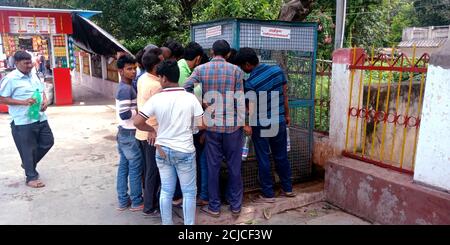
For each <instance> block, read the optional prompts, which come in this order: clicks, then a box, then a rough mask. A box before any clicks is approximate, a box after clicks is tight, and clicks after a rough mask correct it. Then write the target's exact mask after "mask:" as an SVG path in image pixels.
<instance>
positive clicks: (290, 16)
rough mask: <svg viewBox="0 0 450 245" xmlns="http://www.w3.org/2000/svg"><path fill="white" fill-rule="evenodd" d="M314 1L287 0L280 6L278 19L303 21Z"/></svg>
mask: <svg viewBox="0 0 450 245" xmlns="http://www.w3.org/2000/svg"><path fill="white" fill-rule="evenodd" d="M314 2H315V1H314V0H289V1H287V2H285V3H284V4H283V6H282V7H281V10H280V14H279V15H278V19H279V20H284V21H303V20H305V18H306V16H308V15H309V14H310V13H311V11H312V9H313V8H312V4H313V3H314Z"/></svg>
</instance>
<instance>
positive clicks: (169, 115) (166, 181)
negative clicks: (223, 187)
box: [134, 61, 203, 225]
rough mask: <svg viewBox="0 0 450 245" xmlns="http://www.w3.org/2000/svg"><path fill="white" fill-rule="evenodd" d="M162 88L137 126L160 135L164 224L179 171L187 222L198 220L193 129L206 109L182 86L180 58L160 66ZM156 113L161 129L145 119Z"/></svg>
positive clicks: (158, 157)
mask: <svg viewBox="0 0 450 245" xmlns="http://www.w3.org/2000/svg"><path fill="white" fill-rule="evenodd" d="M157 74H158V76H159V77H160V82H161V87H162V88H163V90H162V92H161V93H159V94H155V95H154V96H152V97H151V98H150V99H149V100H148V101H147V102H146V103H145V105H144V107H143V108H142V109H140V112H139V115H138V116H137V117H136V118H135V120H134V124H135V126H136V127H137V128H138V129H140V130H143V131H148V132H149V134H153V135H156V142H155V146H156V147H157V149H158V151H157V153H156V163H157V165H158V169H159V173H160V176H161V196H160V201H159V202H160V209H161V219H162V224H163V225H171V224H173V221H172V198H173V194H174V191H175V184H176V181H177V175H178V178H179V180H180V184H181V191H182V192H183V215H184V224H185V225H193V224H194V223H195V210H196V200H195V198H196V194H197V185H196V161H195V147H194V140H193V137H192V132H193V131H194V129H195V127H196V126H198V127H203V125H202V115H203V109H202V106H201V105H200V102H199V101H198V100H197V98H196V97H195V95H193V94H191V93H188V92H186V91H185V90H184V88H182V87H179V85H178V79H179V76H180V70H179V68H178V65H177V62H176V61H164V62H163V63H162V64H161V65H160V66H159V67H158V70H157ZM151 116H155V117H156V120H157V122H158V132H156V131H155V129H154V128H153V127H152V126H150V125H148V124H146V123H145V121H146V120H147V119H148V118H149V117H151Z"/></svg>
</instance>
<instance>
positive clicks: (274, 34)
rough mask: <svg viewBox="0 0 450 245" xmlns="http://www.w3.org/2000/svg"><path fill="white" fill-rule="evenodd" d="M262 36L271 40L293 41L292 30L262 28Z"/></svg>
mask: <svg viewBox="0 0 450 245" xmlns="http://www.w3.org/2000/svg"><path fill="white" fill-rule="evenodd" d="M261 36H263V37H271V38H282V39H291V30H290V29H281V28H273V27H264V26H261Z"/></svg>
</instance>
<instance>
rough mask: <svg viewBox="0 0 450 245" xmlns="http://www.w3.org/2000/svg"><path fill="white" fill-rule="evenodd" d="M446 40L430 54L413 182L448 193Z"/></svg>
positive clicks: (449, 54) (449, 52)
mask: <svg viewBox="0 0 450 245" xmlns="http://www.w3.org/2000/svg"><path fill="white" fill-rule="evenodd" d="M449 78H450V41H449V40H447V42H446V43H445V44H444V46H443V47H442V48H441V49H440V50H439V51H438V52H436V53H434V54H432V56H431V60H430V63H429V66H428V73H427V81H426V85H425V94H424V101H423V109H422V116H421V124H420V132H419V139H418V144H417V153H416V164H415V169H414V180H415V181H417V182H420V183H424V184H426V185H430V186H434V187H437V188H439V189H443V190H446V191H450V122H449V119H450V80H449Z"/></svg>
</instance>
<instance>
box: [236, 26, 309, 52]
mask: <svg viewBox="0 0 450 245" xmlns="http://www.w3.org/2000/svg"><path fill="white" fill-rule="evenodd" d="M262 28H269V29H270V28H276V29H277V30H280V31H281V30H282V31H285V32H289V38H284V37H283V38H273V37H267V36H263V35H261V34H262ZM314 33H315V30H314V28H313V27H297V26H278V25H267V24H259V23H241V25H240V32H239V39H240V45H239V46H240V47H250V48H255V49H267V50H292V51H305V52H314ZM269 35H270V34H269ZM285 35H288V34H285Z"/></svg>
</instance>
